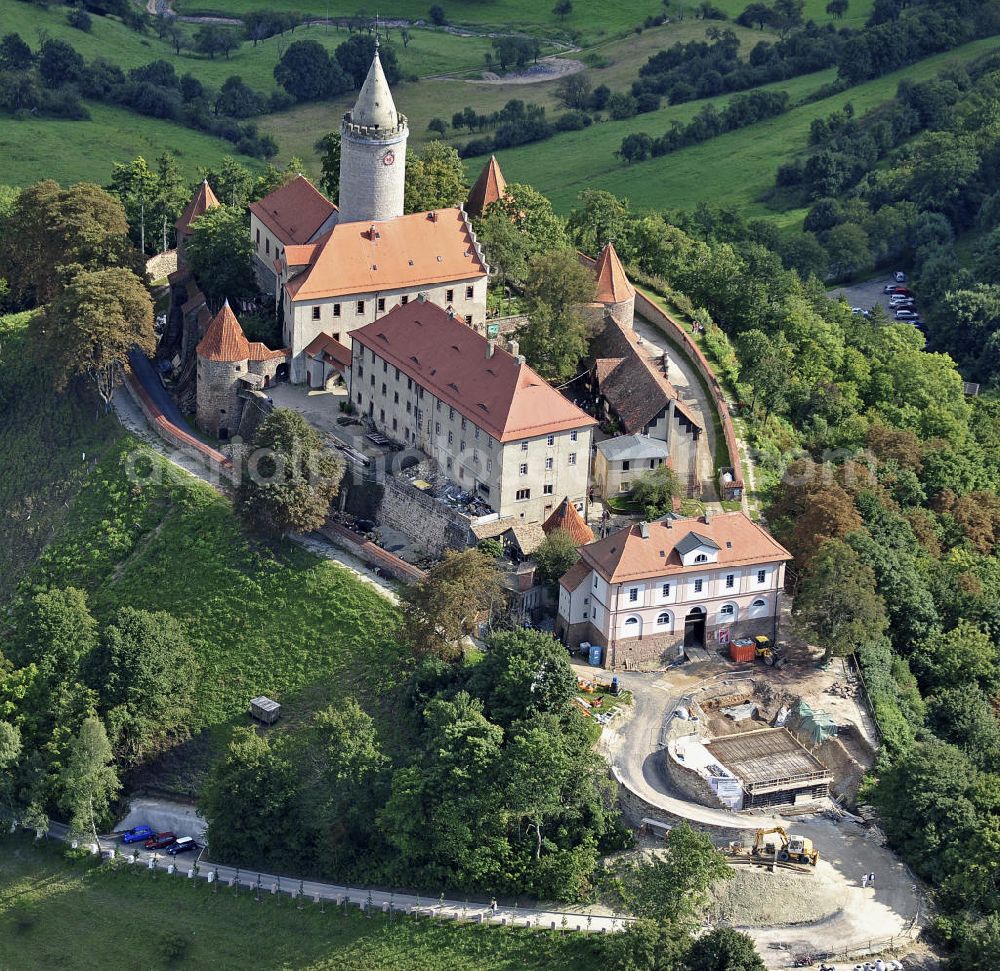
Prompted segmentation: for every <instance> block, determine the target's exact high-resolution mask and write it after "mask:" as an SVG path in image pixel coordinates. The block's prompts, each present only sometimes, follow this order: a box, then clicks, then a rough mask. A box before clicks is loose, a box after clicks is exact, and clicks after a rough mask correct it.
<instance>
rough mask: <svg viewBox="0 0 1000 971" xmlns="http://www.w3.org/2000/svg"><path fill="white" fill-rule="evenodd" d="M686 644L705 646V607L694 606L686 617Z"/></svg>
mask: <svg viewBox="0 0 1000 971" xmlns="http://www.w3.org/2000/svg"><path fill="white" fill-rule="evenodd" d="M684 646H685V647H704V646H705V608H704V607H692V609H691V612H690V613H689V614H688V615H687V616H686V617H685V618H684Z"/></svg>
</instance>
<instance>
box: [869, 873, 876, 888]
mask: <svg viewBox="0 0 1000 971" xmlns="http://www.w3.org/2000/svg"><path fill="white" fill-rule="evenodd" d="M868 886H869V887H874V886H875V874H874V873H869V874H868Z"/></svg>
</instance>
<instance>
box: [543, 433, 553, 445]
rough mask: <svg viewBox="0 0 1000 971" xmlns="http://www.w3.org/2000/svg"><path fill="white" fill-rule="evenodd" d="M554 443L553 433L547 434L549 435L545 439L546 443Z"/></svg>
mask: <svg viewBox="0 0 1000 971" xmlns="http://www.w3.org/2000/svg"><path fill="white" fill-rule="evenodd" d="M555 443H556V437H555V435H549V437H548V438H546V439H545V444H546V445H555Z"/></svg>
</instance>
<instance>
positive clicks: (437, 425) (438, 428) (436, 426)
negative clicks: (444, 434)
mask: <svg viewBox="0 0 1000 971" xmlns="http://www.w3.org/2000/svg"><path fill="white" fill-rule="evenodd" d="M434 434H435V435H440V434H441V422H439V421H436V422H434Z"/></svg>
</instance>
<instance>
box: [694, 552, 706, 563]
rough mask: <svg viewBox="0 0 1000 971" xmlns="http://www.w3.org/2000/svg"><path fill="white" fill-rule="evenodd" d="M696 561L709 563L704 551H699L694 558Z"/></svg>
mask: <svg viewBox="0 0 1000 971" xmlns="http://www.w3.org/2000/svg"><path fill="white" fill-rule="evenodd" d="M694 561H695V563H707V562H708V557H707V556H706V555H705V554H704V553H699V554H698V555H697V556H696V557H695V558H694Z"/></svg>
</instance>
